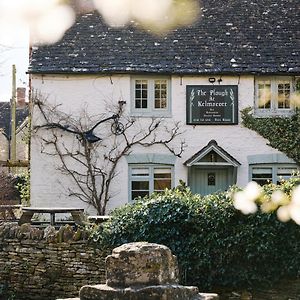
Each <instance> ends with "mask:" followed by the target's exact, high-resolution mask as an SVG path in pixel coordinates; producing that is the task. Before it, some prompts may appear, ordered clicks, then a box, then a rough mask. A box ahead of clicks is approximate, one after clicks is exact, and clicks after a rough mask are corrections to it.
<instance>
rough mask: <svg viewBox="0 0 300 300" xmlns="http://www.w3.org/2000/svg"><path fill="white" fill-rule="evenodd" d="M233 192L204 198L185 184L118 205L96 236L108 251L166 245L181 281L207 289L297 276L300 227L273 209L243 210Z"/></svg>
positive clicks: (299, 256)
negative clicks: (144, 244)
mask: <svg viewBox="0 0 300 300" xmlns="http://www.w3.org/2000/svg"><path fill="white" fill-rule="evenodd" d="M285 184H286V186H288V184H289V183H283V184H282V186H281V187H280V188H282V189H284V185H285ZM276 188H278V187H276V186H275V185H269V186H267V187H266V191H267V192H268V193H269V192H270V191H272V190H274V189H276ZM233 190H234V189H233V188H232V189H231V190H230V191H228V192H223V193H217V194H213V195H209V196H205V197H200V196H199V195H193V194H192V193H191V192H190V191H189V190H188V189H186V188H185V187H182V186H179V187H178V188H176V189H174V190H166V191H165V192H164V193H163V194H160V195H155V194H153V195H151V196H150V197H149V198H147V199H140V200H138V201H136V202H135V203H133V204H130V205H125V206H124V207H122V208H119V209H116V210H115V211H114V212H113V214H112V218H111V220H110V221H109V222H107V223H106V224H105V225H103V228H101V230H100V229H99V231H94V232H93V233H92V237H93V239H94V240H95V241H96V243H97V245H98V247H101V248H103V249H106V250H107V249H113V248H114V247H116V246H119V245H121V244H123V243H127V242H134V241H148V242H155V243H160V244H164V245H166V246H168V247H169V248H170V249H171V250H172V252H173V253H174V254H175V255H176V256H177V258H178V262H179V267H180V273H181V282H182V283H184V284H189V285H197V286H199V288H200V289H201V290H204V289H205V290H209V289H211V288H219V287H245V286H246V287H251V286H252V285H257V284H267V283H271V282H275V281H276V280H277V279H279V278H281V277H283V276H297V275H298V273H299V264H300V228H299V226H297V225H296V224H294V223H293V222H288V223H281V222H279V221H278V220H277V218H276V215H275V214H272V213H270V214H264V213H262V212H257V213H256V214H253V215H248V216H245V215H243V214H241V213H240V212H239V211H237V210H236V209H235V208H234V207H233V200H232V192H233Z"/></svg>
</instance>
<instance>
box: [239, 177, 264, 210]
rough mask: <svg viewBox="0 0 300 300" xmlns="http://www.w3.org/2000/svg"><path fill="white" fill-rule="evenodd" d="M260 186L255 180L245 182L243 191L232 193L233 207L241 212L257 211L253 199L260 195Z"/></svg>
mask: <svg viewBox="0 0 300 300" xmlns="http://www.w3.org/2000/svg"><path fill="white" fill-rule="evenodd" d="M261 192H262V188H261V186H260V185H259V184H257V183H256V182H255V181H251V182H249V183H248V184H247V186H246V187H245V189H244V190H243V191H239V192H237V193H235V194H234V196H233V198H234V207H235V208H236V209H238V210H240V211H241V212H242V213H243V214H252V213H255V212H256V211H257V205H256V203H255V201H256V200H257V199H258V198H259V197H260V196H261Z"/></svg>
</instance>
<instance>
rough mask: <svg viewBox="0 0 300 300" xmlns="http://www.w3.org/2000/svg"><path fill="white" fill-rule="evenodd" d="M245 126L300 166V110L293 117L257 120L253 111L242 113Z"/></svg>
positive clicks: (247, 110)
mask: <svg viewBox="0 0 300 300" xmlns="http://www.w3.org/2000/svg"><path fill="white" fill-rule="evenodd" d="M241 114H242V120H243V125H244V126H245V127H247V128H249V129H252V130H254V131H256V132H257V133H258V134H260V135H261V136H263V137H264V138H266V139H268V140H269V145H270V146H271V147H273V148H276V149H278V150H279V151H281V152H283V153H285V154H286V155H287V156H288V157H290V158H292V159H294V160H295V161H296V162H297V164H299V165H300V110H299V109H298V110H297V111H296V112H295V114H293V115H292V116H291V117H279V116H276V117H267V118H257V117H255V116H253V113H252V109H251V108H246V109H244V110H242V111H241Z"/></svg>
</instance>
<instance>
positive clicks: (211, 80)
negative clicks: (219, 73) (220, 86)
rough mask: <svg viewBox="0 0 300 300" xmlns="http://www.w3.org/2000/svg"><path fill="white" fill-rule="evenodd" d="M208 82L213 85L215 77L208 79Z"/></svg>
mask: <svg viewBox="0 0 300 300" xmlns="http://www.w3.org/2000/svg"><path fill="white" fill-rule="evenodd" d="M208 81H209V82H210V83H215V82H216V78H215V77H209V78H208Z"/></svg>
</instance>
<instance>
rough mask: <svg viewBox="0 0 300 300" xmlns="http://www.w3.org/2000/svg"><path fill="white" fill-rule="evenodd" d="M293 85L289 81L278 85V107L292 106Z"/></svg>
mask: <svg viewBox="0 0 300 300" xmlns="http://www.w3.org/2000/svg"><path fill="white" fill-rule="evenodd" d="M290 93H291V86H290V83H289V81H286V82H280V83H278V85H277V100H278V108H290Z"/></svg>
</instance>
